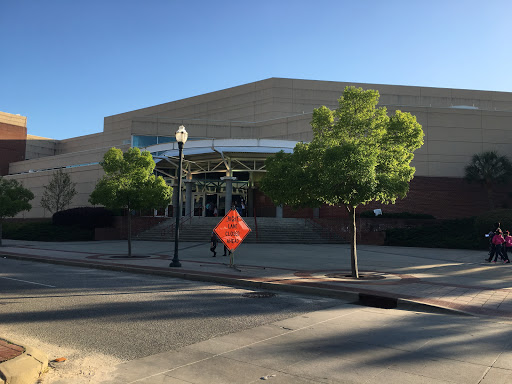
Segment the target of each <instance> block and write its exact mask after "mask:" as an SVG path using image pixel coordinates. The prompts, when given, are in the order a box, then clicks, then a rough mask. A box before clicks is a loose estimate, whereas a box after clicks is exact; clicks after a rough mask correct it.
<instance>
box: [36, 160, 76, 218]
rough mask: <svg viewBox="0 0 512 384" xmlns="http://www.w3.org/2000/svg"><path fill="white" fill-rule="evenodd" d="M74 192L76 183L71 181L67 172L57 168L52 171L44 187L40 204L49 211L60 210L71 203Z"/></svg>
mask: <svg viewBox="0 0 512 384" xmlns="http://www.w3.org/2000/svg"><path fill="white" fill-rule="evenodd" d="M76 194H77V191H76V183H73V182H72V181H71V176H70V175H69V173H65V172H64V171H62V169H59V170H58V171H57V172H54V173H53V176H52V178H51V180H50V182H49V183H48V185H46V186H45V187H44V192H43V196H42V198H41V206H42V207H43V208H44V209H47V210H48V211H50V213H55V212H59V211H62V210H63V209H65V208H67V207H68V206H69V204H71V200H73V197H75V195H76Z"/></svg>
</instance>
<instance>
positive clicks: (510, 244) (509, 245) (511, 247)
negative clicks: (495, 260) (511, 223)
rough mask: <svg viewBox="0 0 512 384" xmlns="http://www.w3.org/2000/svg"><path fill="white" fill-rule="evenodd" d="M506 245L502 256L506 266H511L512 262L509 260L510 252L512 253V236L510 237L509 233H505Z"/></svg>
mask: <svg viewBox="0 0 512 384" xmlns="http://www.w3.org/2000/svg"><path fill="white" fill-rule="evenodd" d="M504 239H505V243H504V244H503V249H502V254H503V262H504V263H505V264H509V263H510V260H509V258H508V252H511V251H512V236H510V232H509V231H505V236H504Z"/></svg>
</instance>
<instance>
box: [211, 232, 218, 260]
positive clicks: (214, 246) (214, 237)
mask: <svg viewBox="0 0 512 384" xmlns="http://www.w3.org/2000/svg"><path fill="white" fill-rule="evenodd" d="M215 249H217V235H216V234H215V232H212V237H211V238H210V251H211V252H213V256H212V257H217V252H216V251H215Z"/></svg>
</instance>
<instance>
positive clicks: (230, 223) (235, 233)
mask: <svg viewBox="0 0 512 384" xmlns="http://www.w3.org/2000/svg"><path fill="white" fill-rule="evenodd" d="M213 232H215V234H216V235H217V237H218V238H219V239H220V241H222V243H223V244H224V245H225V246H226V248H227V249H228V250H229V251H230V256H229V266H230V267H233V268H235V249H236V248H238V246H239V245H240V244H242V241H244V239H245V237H246V236H247V235H248V234H249V232H251V228H249V226H248V225H247V224H246V223H245V221H244V219H242V216H240V214H239V213H238V212H237V211H236V210H234V209H232V210H230V211H229V212H228V213H227V214H226V216H224V217H223V218H222V220H221V221H220V222H219V224H217V226H216V227H215V229H214V230H213Z"/></svg>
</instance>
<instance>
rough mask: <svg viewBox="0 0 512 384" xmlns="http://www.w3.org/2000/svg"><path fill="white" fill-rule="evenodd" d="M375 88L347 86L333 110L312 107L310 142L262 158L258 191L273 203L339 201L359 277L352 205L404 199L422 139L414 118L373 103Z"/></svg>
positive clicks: (313, 204) (354, 273)
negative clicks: (262, 172) (347, 217)
mask: <svg viewBox="0 0 512 384" xmlns="http://www.w3.org/2000/svg"><path fill="white" fill-rule="evenodd" d="M378 100H379V93H378V91H375V90H366V91H364V90H363V89H361V88H355V87H347V88H345V90H344V92H343V95H342V96H341V98H340V99H339V100H338V102H339V106H338V108H337V109H335V110H330V109H329V108H327V107H325V106H323V107H320V108H317V109H315V110H314V112H313V119H312V122H311V126H312V128H313V140H312V141H311V143H307V144H306V143H298V144H297V145H296V147H295V149H294V151H293V153H291V154H286V153H283V152H281V153H278V154H277V155H275V156H272V157H270V158H268V159H267V161H266V162H265V166H266V170H267V172H266V174H265V176H264V178H263V180H262V190H263V191H264V192H265V193H266V194H267V195H268V196H269V197H270V198H271V199H272V200H273V201H274V203H276V204H287V205H290V206H293V207H301V206H302V207H304V206H308V207H318V206H320V205H321V204H328V205H333V206H344V207H345V208H346V209H347V211H348V213H349V215H350V217H351V221H352V225H351V228H350V237H351V252H350V253H351V268H352V276H353V277H355V278H359V272H358V267H357V248H356V208H357V207H358V206H359V205H364V204H367V203H369V202H371V201H380V202H382V203H383V204H389V203H394V202H395V200H396V199H397V198H404V197H405V196H406V194H407V192H408V190H409V182H410V180H411V179H412V178H413V175H414V172H415V169H414V168H413V167H411V166H410V163H411V160H412V159H413V157H414V154H413V152H414V151H415V150H416V149H417V148H419V147H421V145H422V144H423V130H422V128H421V125H420V124H419V123H418V122H417V121H416V117H414V116H412V115H411V114H409V113H404V112H401V111H396V112H395V113H394V114H393V115H392V116H388V114H387V110H386V108H383V107H382V108H377V107H376V106H377V103H378Z"/></svg>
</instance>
